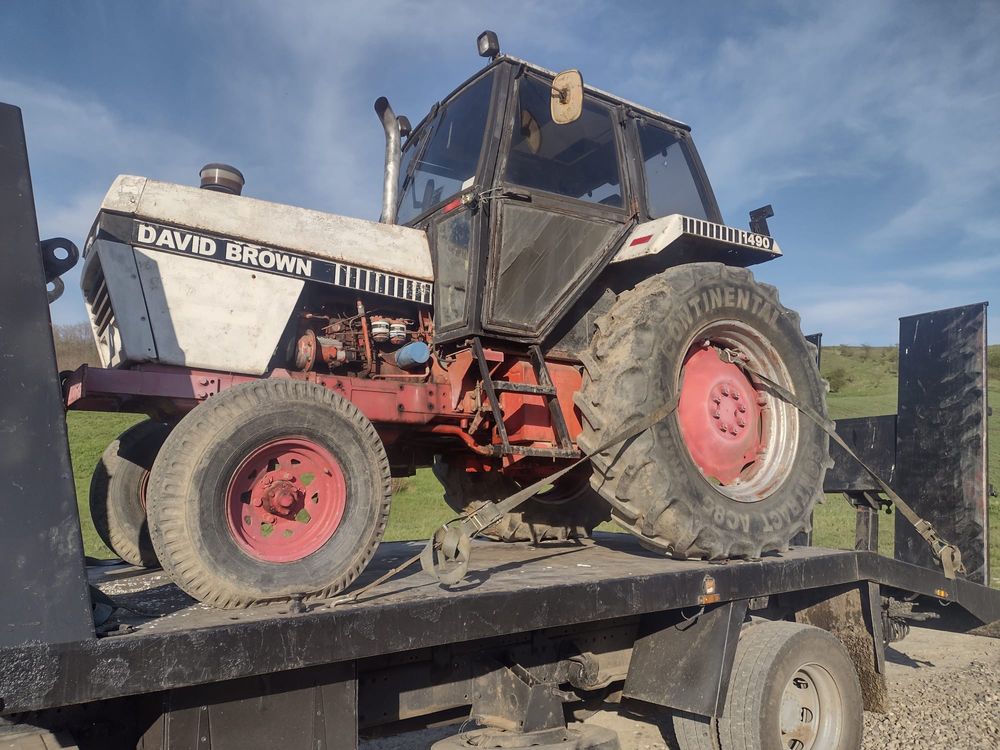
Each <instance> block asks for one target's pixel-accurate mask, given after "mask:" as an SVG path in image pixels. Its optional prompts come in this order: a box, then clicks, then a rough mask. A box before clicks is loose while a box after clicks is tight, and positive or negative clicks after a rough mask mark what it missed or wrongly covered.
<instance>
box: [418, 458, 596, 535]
mask: <svg viewBox="0 0 1000 750" xmlns="http://www.w3.org/2000/svg"><path fill="white" fill-rule="evenodd" d="M434 476H436V477H437V479H438V481H439V482H441V486H442V487H443V488H444V501H445V502H446V503H447V504H448V507H450V508H451V509H452V510H454V511H455V512H456V513H462V514H465V513H469V512H471V511H473V510H475V509H476V508H478V507H479V506H480V505H482V504H483V503H484V502H491V503H496V502H499V501H500V500H503V499H504V498H506V497H509V496H510V495H513V494H514V493H515V492H517V491H518V490H519V489H521V488H520V486H519V485H518V484H517V482H515V481H514V480H513V479H511V478H510V477H507V476H504V475H503V474H501V473H499V472H465V471H462V470H461V469H460V468H457V467H451V466H449V464H448V463H447V461H446V460H445V458H444V457H443V456H435V457H434ZM610 517H611V514H610V511H609V508H608V504H607V503H606V502H604V500H603V498H601V496H600V495H598V494H597V493H596V492H594V490H593V489H592V488H591V487H590V482H589V480H588V477H587V474H586V473H585V472H580V473H578V472H575V471H574V472H570V473H569V474H568V475H567V476H566V477H564V478H563V481H561V482H559V483H557V484H556V485H555V486H553V487H552V488H551V489H549V490H546V491H545V492H540V493H538V494H537V495H535V496H534V497H532V498H531V499H529V500H526V501H525V502H524V503H523V504H522V505H521V506H520V507H519V508H518V509H517V510H515V511H512V512H510V513H507V514H506V515H504V517H503V519H502V520H501V521H499V522H498V523H497V524H496V525H495V526H491V527H490V528H489V529H487V530H486V532H485V533H484V534H483V536H485V537H488V538H490V539H496V540H498V541H502V542H542V541H547V540H565V539H586V538H587V537H589V536H590V534H591V533H592V532H593V530H594V527H595V526H597V525H598V524H600V523H601V522H603V521H607V520H608V519H609V518H610Z"/></svg>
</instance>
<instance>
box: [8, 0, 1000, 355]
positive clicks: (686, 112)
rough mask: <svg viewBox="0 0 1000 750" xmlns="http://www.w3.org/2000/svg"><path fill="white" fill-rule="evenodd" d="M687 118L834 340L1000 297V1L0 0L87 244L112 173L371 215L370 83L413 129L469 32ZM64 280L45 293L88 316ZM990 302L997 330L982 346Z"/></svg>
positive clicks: (807, 321) (46, 167)
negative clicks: (211, 173) (214, 175)
mask: <svg viewBox="0 0 1000 750" xmlns="http://www.w3.org/2000/svg"><path fill="white" fill-rule="evenodd" d="M484 28H491V29H494V30H495V31H496V32H497V33H498V34H499V36H500V41H501V45H502V47H503V49H504V50H505V51H507V52H510V53H511V54H514V55H517V56H519V57H524V58H528V59H530V60H532V61H534V62H537V63H539V64H541V65H544V66H546V67H549V68H554V69H564V68H570V67H578V68H580V69H581V71H582V72H583V75H584V79H585V80H586V81H587V82H588V83H591V84H593V85H595V86H598V87H600V88H603V89H606V90H608V91H612V92H614V93H617V94H619V95H621V96H624V97H626V98H629V99H632V100H635V101H637V102H641V103H643V104H646V105H648V106H650V107H652V108H654V109H658V110H661V111H664V112H667V113H668V114H670V115H672V116H674V117H676V118H678V119H681V120H684V121H685V122H688V123H690V124H691V125H692V127H693V130H694V135H695V140H696V143H697V144H698V147H699V150H700V152H701V155H702V159H703V161H704V162H705V165H706V169H707V170H708V173H709V176H710V177H711V179H712V182H713V185H714V187H715V191H716V194H717V196H718V198H719V203H720V205H721V207H722V211H723V215H724V216H725V218H726V221H727V223H729V224H732V225H738V226H743V225H745V224H746V216H747V212H748V211H749V210H750V209H752V208H755V207H757V206H759V205H762V204H764V203H772V204H773V205H774V208H775V212H776V216H775V218H774V219H772V220H771V228H772V231H773V233H774V234H775V236H776V237H777V239H778V240H779V242H780V243H781V245H782V248H783V249H784V251H785V257H784V258H782V259H780V260H778V261H775V262H772V263H769V264H765V265H763V266H758V267H757V268H756V269H755V270H756V273H757V275H758V276H759V277H760V278H762V279H763V280H766V281H768V282H770V283H773V284H775V285H777V286H778V287H779V289H780V290H781V293H782V298H783V301H784V302H785V303H786V304H787V305H789V306H791V307H793V308H796V309H798V310H799V311H800V312H801V313H802V318H803V328H804V329H806V332H807V333H809V332H813V331H823V332H824V336H825V341H827V342H847V343H870V344H887V343H891V342H894V341H895V339H896V334H897V321H896V319H897V318H898V317H899V316H901V315H908V314H912V313H917V312H922V311H926V310H933V309H938V308H942V307H948V306H951V305H958V304H965V303H970V302H979V301H983V300H990V301H992V299H991V298H992V297H993V296H994V295H995V294H996V291H997V290H998V289H1000V72H998V71H1000V3H998V2H995V1H987V2H980V3H977V2H916V1H914V2H837V3H831V2H817V3H806V2H793V1H792V0H788V1H787V2H773V3H746V4H736V3H732V4H730V3H726V2H710V3H706V2H697V3H683V2H671V3H664V2H647V3H634V4H633V3H624V2H617V3H598V2H578V3H559V2H540V1H536V2H532V3H518V2H514V1H512V0H506V1H505V2H503V3H488V4H485V3H484V4H482V5H480V4H478V3H472V2H469V3H457V2H454V0H448V1H447V2H438V1H437V0H423V1H422V2H378V1H376V0H370V1H369V2H365V3H343V4H340V3H333V2H326V3H305V2H290V1H287V0H286V1H284V2H253V1H250V0H247V1H245V2H219V1H218V0H217V1H216V2H207V1H200V0H190V1H188V2H183V1H178V2H171V3H166V2H163V3H159V2H117V1H115V2H112V1H109V2H104V3H100V4H99V3H96V2H95V3H77V2H68V1H67V2H62V3H58V2H46V1H45V0H34V1H33V2H10V1H8V2H5V3H3V4H2V6H0V49H2V50H3V54H2V55H0V100H2V101H7V102H10V103H14V104H17V105H19V106H21V107H22V108H23V110H24V117H25V122H26V128H27V136H28V147H29V153H30V155H31V160H32V171H33V178H34V185H35V196H36V201H37V204H38V216H39V229H40V233H41V235H42V236H43V237H47V236H56V235H64V236H67V237H70V238H71V239H73V240H74V241H76V242H82V240H83V238H84V237H85V235H86V233H87V230H88V229H89V226H90V223H91V222H92V221H93V218H94V216H95V215H96V210H97V207H98V205H99V203H100V199H101V196H102V195H103V193H104V192H105V190H106V189H107V187H108V186H109V184H110V183H111V181H112V180H113V179H114V177H115V176H116V175H117V174H120V173H131V174H141V175H146V176H150V177H155V178H158V179H163V180H170V181H176V182H183V183H188V184H195V183H196V182H197V173H198V169H199V168H200V167H201V165H202V164H204V163H206V162H209V161H224V162H229V163H232V164H235V165H237V166H238V167H240V168H241V169H242V170H243V172H244V174H245V175H246V177H247V189H246V194H248V195H253V196H255V197H259V198H263V199H266V200H274V201H280V202H285V203H292V204H296V205H301V206H307V207H310V208H316V209H319V210H323V211H331V212H335V213H343V214H349V215H353V216H360V217H365V218H375V217H377V215H378V212H379V205H380V203H379V202H380V190H381V170H382V150H383V141H382V133H381V129H380V127H379V124H378V122H377V119H376V117H375V115H374V113H373V111H372V102H373V101H374V100H375V98H376V97H377V96H379V95H381V94H385V95H387V96H388V97H389V98H390V101H392V103H393V105H394V107H395V109H396V111H397V112H400V113H403V114H407V115H409V116H410V119H411V120H412V121H413V122H414V123H415V122H416V121H417V120H419V119H420V118H421V117H422V116H423V114H424V113H425V112H426V111H427V110H428V109H429V107H430V106H431V105H432V104H433V103H434V102H435V101H437V100H438V99H440V98H441V97H443V96H444V95H445V94H447V93H448V92H449V91H450V90H451V89H452V88H454V87H455V86H456V85H457V84H458V83H460V82H461V81H462V80H464V79H465V78H466V77H468V76H469V75H470V74H471V73H473V72H474V71H475V70H477V69H478V68H479V67H480V65H481V63H482V61H481V60H480V58H478V57H477V56H476V53H475V37H476V35H477V34H478V32H479V31H481V30H482V29H484ZM77 279H78V272H74V273H73V274H72V276H71V278H70V279H69V281H68V284H67V287H68V288H67V292H66V294H65V296H64V297H63V299H62V300H60V301H59V302H57V303H56V304H55V305H54V306H53V319H54V320H55V321H56V322H73V321H77V320H82V319H83V304H82V301H81V298H80V295H79V292H78V291H77V288H76V285H77ZM998 306H1000V305H997V306H994V307H993V308H991V314H990V326H991V328H992V331H993V334H992V335H991V337H990V338H991V340H992V341H997V340H1000V318H998Z"/></svg>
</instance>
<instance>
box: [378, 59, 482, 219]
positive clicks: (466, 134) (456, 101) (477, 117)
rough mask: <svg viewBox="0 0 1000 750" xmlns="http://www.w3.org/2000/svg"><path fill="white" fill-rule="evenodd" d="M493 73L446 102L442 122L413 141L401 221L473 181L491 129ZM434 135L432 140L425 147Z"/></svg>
mask: <svg viewBox="0 0 1000 750" xmlns="http://www.w3.org/2000/svg"><path fill="white" fill-rule="evenodd" d="M493 78H494V75H493V74H492V73H490V74H489V75H486V76H484V77H482V78H480V79H479V80H478V81H476V82H475V83H473V84H472V85H470V86H468V87H467V88H466V89H464V90H463V91H461V92H460V93H459V94H458V95H457V96H455V97H454V98H452V99H451V100H449V101H448V102H447V103H446V104H445V105H444V107H442V109H441V111H440V112H439V113H438V115H437V120H436V122H434V123H432V124H431V125H430V127H429V128H427V129H426V130H427V133H428V135H424V134H419V135H418V136H417V137H416V138H412V139H410V140H409V141H408V142H407V144H406V148H405V149H404V150H403V159H402V162H401V168H400V174H401V176H404V177H403V179H404V182H403V189H402V190H401V191H400V202H399V215H398V219H397V220H398V222H399V223H400V224H407V223H409V222H410V221H412V220H413V219H415V218H417V217H418V216H420V215H421V214H423V213H424V212H426V211H428V210H429V209H431V208H433V207H434V206H436V205H438V204H439V203H441V202H443V201H446V200H448V199H449V198H451V197H452V196H453V195H455V194H456V193H458V192H460V191H462V190H464V189H466V188H468V187H471V186H472V184H473V182H474V181H475V178H476V167H477V166H478V165H479V154H480V152H481V151H482V147H483V135H484V134H485V132H486V119H487V117H488V116H489V110H490V94H491V92H492V90H493ZM428 137H429V139H430V140H429V141H428V142H427V145H426V146H423V141H424V140H427V138H428ZM418 153H419V154H420V156H419V158H417V159H416V162H415V163H414V164H413V167H412V170H410V169H409V167H410V164H411V162H413V161H414V157H415V155H416V154H418ZM407 171H409V172H410V174H409V175H407V174H406V173H407Z"/></svg>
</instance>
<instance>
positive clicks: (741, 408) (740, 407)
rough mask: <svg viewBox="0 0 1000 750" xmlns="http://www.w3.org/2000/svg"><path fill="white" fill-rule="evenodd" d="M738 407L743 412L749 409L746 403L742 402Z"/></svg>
mask: <svg viewBox="0 0 1000 750" xmlns="http://www.w3.org/2000/svg"><path fill="white" fill-rule="evenodd" d="M736 408H737V409H738V410H739V411H740V413H741V414H742V413H743V412H745V411H746V410H747V407H746V405H745V404H740V405H739V406H737V407H736Z"/></svg>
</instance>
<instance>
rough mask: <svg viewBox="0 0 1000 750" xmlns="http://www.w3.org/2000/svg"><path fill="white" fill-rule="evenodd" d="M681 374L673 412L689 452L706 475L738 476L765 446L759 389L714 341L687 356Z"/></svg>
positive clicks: (728, 479)
mask: <svg viewBox="0 0 1000 750" xmlns="http://www.w3.org/2000/svg"><path fill="white" fill-rule="evenodd" d="M682 378H683V381H682V385H681V397H680V403H679V405H678V408H677V412H678V419H679V422H680V427H681V433H682V434H683V436H684V442H685V444H686V445H687V447H688V450H689V452H690V453H691V457H692V458H693V459H694V462H695V464H697V466H698V468H699V469H701V471H702V473H703V474H704V475H705V476H706V477H709V478H712V479H715V480H716V481H718V482H719V483H720V484H723V485H728V484H733V483H735V482H737V481H738V480H739V479H740V477H741V475H744V474H745V472H747V471H748V469H750V468H751V467H752V466H753V464H754V463H755V462H756V461H757V459H758V456H759V455H761V454H762V453H763V451H764V435H763V425H762V416H763V409H764V408H765V404H766V401H765V400H764V398H763V394H758V392H757V391H756V389H755V388H754V387H753V384H751V383H750V381H749V379H748V378H747V376H746V375H745V374H744V373H743V371H742V370H741V369H740V368H739V367H737V366H736V365H734V364H732V363H731V362H725V361H723V360H722V359H720V358H719V351H718V350H717V349H715V348H714V347H712V346H707V347H699V348H698V349H697V350H695V351H694V352H692V353H691V354H690V355H689V356H688V357H687V359H686V361H685V364H684V367H683V370H682Z"/></svg>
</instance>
